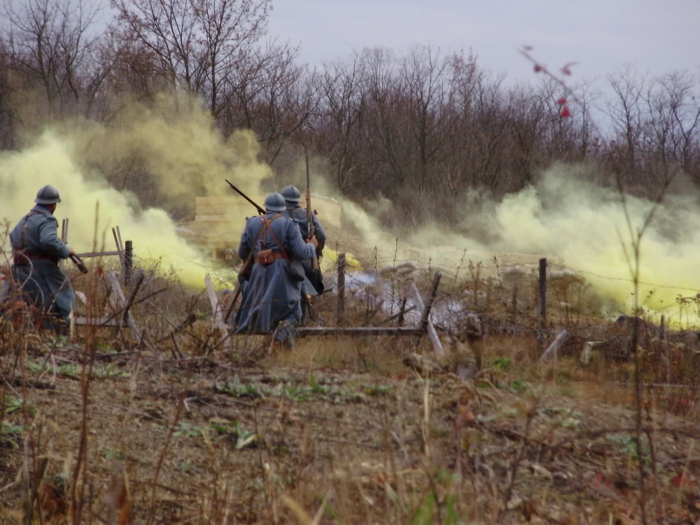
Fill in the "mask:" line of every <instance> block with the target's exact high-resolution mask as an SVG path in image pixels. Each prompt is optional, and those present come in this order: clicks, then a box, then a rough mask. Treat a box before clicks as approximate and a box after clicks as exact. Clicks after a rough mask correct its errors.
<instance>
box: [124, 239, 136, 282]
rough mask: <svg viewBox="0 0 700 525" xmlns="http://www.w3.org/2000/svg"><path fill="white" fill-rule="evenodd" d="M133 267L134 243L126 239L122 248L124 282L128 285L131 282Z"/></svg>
mask: <svg viewBox="0 0 700 525" xmlns="http://www.w3.org/2000/svg"><path fill="white" fill-rule="evenodd" d="M133 269H134V243H133V242H131V241H126V247H125V249H124V284H125V285H127V286H129V284H130V283H131V274H132V272H133Z"/></svg>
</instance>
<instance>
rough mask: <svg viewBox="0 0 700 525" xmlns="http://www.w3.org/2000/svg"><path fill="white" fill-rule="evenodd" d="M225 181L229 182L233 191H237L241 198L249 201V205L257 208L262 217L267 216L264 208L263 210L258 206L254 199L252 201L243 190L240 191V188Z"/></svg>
mask: <svg viewBox="0 0 700 525" xmlns="http://www.w3.org/2000/svg"><path fill="white" fill-rule="evenodd" d="M224 180H225V181H226V182H228V185H229V186H231V189H233V191H235V192H236V193H238V195H240V196H241V197H243V198H244V199H245V200H247V201H248V202H249V203H251V204H252V205H253V206H254V207H255V209H256V210H258V213H259V214H260V215H265V210H264V209H263V208H261V207H260V206H258V205H257V204H256V202H255V201H254V200H253V199H251V198H250V197H248V195H246V194H245V193H243V192H242V191H241V190H239V189H238V188H236V187H235V186H234V185H233V184H231V183H230V182H229V181H228V180H227V179H224Z"/></svg>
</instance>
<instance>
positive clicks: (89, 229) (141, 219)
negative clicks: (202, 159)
mask: <svg viewBox="0 0 700 525" xmlns="http://www.w3.org/2000/svg"><path fill="white" fill-rule="evenodd" d="M71 151H72V147H71V144H70V141H69V140H67V139H66V138H60V137H58V136H57V135H56V134H55V133H52V132H47V133H45V134H44V135H43V136H42V137H41V138H40V139H39V140H38V141H37V142H36V143H35V144H34V145H33V146H31V147H28V148H26V149H24V150H22V151H21V152H5V153H3V154H1V155H0V194H1V195H2V201H3V207H2V211H1V212H0V215H1V216H2V218H3V219H6V220H8V221H9V222H10V226H12V225H13V224H14V223H15V222H16V221H18V220H19V219H20V218H21V217H22V216H24V215H25V214H26V213H27V212H28V211H29V210H30V209H31V207H32V206H33V205H34V204H33V201H34V198H35V196H36V192H37V190H38V189H39V188H41V187H42V186H44V185H46V184H52V185H53V186H55V187H56V188H58V190H59V191H60V193H61V203H60V204H59V205H58V207H57V210H56V217H57V219H58V220H59V221H60V220H61V219H62V218H65V217H69V218H70V219H71V222H70V238H69V241H70V242H69V244H70V245H71V246H73V247H74V248H75V249H76V251H79V252H80V251H90V250H92V246H93V242H94V241H96V242H97V244H98V249H101V248H102V246H100V245H101V244H102V239H103V238H105V236H104V233H105V231H109V230H108V229H109V228H110V227H112V226H116V225H118V226H119V227H120V229H121V231H122V233H123V236H124V237H125V239H129V240H132V241H133V242H134V251H135V253H136V255H137V256H138V257H140V258H148V259H161V258H162V259H163V260H164V262H165V263H166V264H169V265H172V266H173V267H174V268H176V269H177V270H178V271H179V273H180V275H181V278H182V280H183V282H185V283H186V284H190V285H193V286H198V287H201V286H202V282H203V281H202V280H203V277H204V274H205V272H206V271H207V264H206V261H205V260H204V258H203V257H202V256H201V254H200V253H199V252H198V251H197V250H195V249H193V248H192V247H190V246H188V245H187V243H185V242H184V241H183V240H182V239H181V238H180V237H178V236H177V234H176V232H175V227H174V224H173V222H172V220H171V219H170V217H169V216H168V214H167V213H165V212H164V211H163V210H160V209H154V208H150V209H145V210H142V211H139V212H135V211H134V210H133V208H132V206H131V203H130V199H129V196H128V195H126V194H124V193H121V192H119V191H117V190H116V189H114V188H112V187H110V186H108V185H107V184H106V183H105V182H103V181H98V180H87V179H86V177H85V176H84V175H83V171H82V169H81V167H80V165H79V164H78V163H77V162H76V161H75V159H74V158H73V157H72V155H71ZM97 203H99V217H98V231H95V228H94V226H95V211H96V209H97ZM106 240H107V242H108V244H107V246H105V249H106V250H114V249H115V248H114V246H113V243H112V242H111V241H112V237H111V234H110V235H109V236H107V237H106ZM3 248H4V249H5V250H7V249H8V248H9V246H4V247H3Z"/></svg>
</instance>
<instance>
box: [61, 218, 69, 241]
mask: <svg viewBox="0 0 700 525" xmlns="http://www.w3.org/2000/svg"><path fill="white" fill-rule="evenodd" d="M61 240H62V241H63V242H68V219H67V218H66V219H63V221H61Z"/></svg>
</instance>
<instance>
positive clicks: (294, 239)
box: [287, 221, 316, 261]
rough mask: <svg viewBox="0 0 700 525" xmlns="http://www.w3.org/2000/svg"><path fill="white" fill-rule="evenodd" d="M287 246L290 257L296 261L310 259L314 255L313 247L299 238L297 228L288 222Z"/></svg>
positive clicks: (299, 234) (299, 233)
mask: <svg viewBox="0 0 700 525" xmlns="http://www.w3.org/2000/svg"><path fill="white" fill-rule="evenodd" d="M287 246H289V251H290V252H291V256H292V257H294V258H295V259H297V260H298V261H304V260H306V259H312V258H313V256H314V255H315V254H316V251H315V250H316V248H315V247H314V245H313V244H308V243H305V242H304V239H302V238H301V232H300V231H299V227H298V226H297V225H296V224H295V223H293V222H291V221H289V224H288V226H287Z"/></svg>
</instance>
